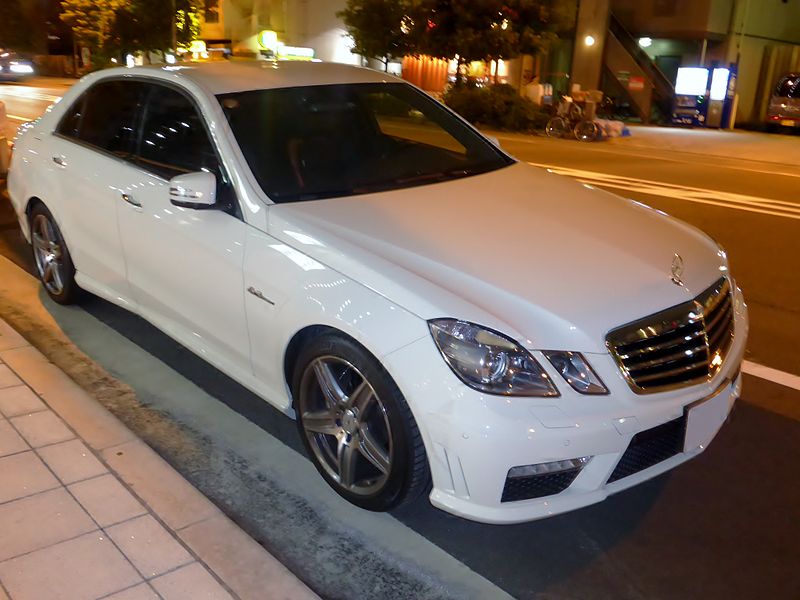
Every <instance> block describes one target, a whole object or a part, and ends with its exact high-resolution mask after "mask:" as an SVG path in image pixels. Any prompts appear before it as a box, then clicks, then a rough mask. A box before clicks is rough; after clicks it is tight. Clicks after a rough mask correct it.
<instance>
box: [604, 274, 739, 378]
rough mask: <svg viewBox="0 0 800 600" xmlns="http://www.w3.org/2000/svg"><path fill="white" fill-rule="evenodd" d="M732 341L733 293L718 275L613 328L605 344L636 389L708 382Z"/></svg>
mask: <svg viewBox="0 0 800 600" xmlns="http://www.w3.org/2000/svg"><path fill="white" fill-rule="evenodd" d="M732 341H733V295H732V294H731V286H730V282H729V281H728V279H727V278H724V277H723V278H722V279H720V280H719V281H717V282H716V283H715V284H714V285H712V286H711V287H710V288H708V289H707V290H706V291H704V292H703V293H701V294H700V295H699V296H697V297H696V298H695V299H694V300H690V301H689V302H684V303H683V304H679V305H678V306H674V307H672V308H668V309H667V310H664V311H662V312H659V313H656V314H654V315H650V316H649V317H645V318H643V319H639V320H638V321H634V322H633V323H629V324H627V325H623V326H622V327H618V328H617V329H614V330H613V331H611V332H609V334H608V335H607V336H606V344H607V346H608V348H609V350H610V351H611V354H612V355H613V356H614V358H615V359H616V361H617V364H618V365H619V367H620V369H622V372H623V374H624V375H625V378H626V380H627V381H628V383H629V384H630V386H631V388H633V390H634V391H636V392H637V393H651V392H658V391H663V390H665V389H672V388H678V387H684V386H688V385H693V384H695V383H700V382H702V381H707V380H709V379H711V377H713V376H714V375H715V374H716V373H717V371H719V368H720V367H721V366H722V363H723V362H724V360H725V356H726V355H727V352H728V349H729V348H730V346H731V342H732Z"/></svg>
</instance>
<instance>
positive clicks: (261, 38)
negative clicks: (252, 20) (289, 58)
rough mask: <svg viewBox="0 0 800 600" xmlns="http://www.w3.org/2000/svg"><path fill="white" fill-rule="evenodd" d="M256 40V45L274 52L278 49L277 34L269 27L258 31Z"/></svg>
mask: <svg viewBox="0 0 800 600" xmlns="http://www.w3.org/2000/svg"><path fill="white" fill-rule="evenodd" d="M257 41H258V45H259V46H261V47H262V48H263V49H264V50H272V51H273V52H275V51H276V50H277V49H278V43H279V42H278V34H277V33H276V32H274V31H272V30H271V29H265V30H264V31H262V32H260V33H259V34H258V37H257Z"/></svg>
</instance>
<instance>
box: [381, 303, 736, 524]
mask: <svg viewBox="0 0 800 600" xmlns="http://www.w3.org/2000/svg"><path fill="white" fill-rule="evenodd" d="M734 323H735V324H734V327H735V336H734V341H733V344H732V347H731V349H730V351H729V354H728V357H727V359H726V361H725V363H724V364H723V366H722V368H721V370H720V371H719V372H718V373H717V375H716V376H715V377H714V378H713V379H712V380H711V381H710V382H707V383H703V384H699V385H694V386H691V387H687V388H683V389H679V390H672V391H669V392H663V393H657V394H649V395H638V394H636V393H634V392H633V391H632V390H631V389H630V387H629V386H628V384H627V383H626V382H625V380H624V379H623V377H622V374H621V372H620V371H619V369H618V367H617V365H616V363H615V362H614V360H613V358H612V357H611V356H610V355H609V354H587V355H586V356H587V357H588V358H589V361H590V362H591V364H592V366H593V367H594V369H595V371H596V372H597V373H598V375H600V377H601V378H602V379H603V381H604V382H605V383H606V386H607V387H608V388H609V391H610V394H609V395H608V396H582V395H580V394H578V393H576V392H574V391H573V390H572V389H571V388H569V386H568V385H566V384H565V383H564V382H563V380H562V379H561V377H560V376H558V375H557V374H556V373H555V372H554V371H553V370H552V369H551V367H550V364H549V362H548V361H547V360H546V359H545V358H544V357H543V356H542V355H541V354H539V353H534V355H535V356H536V358H537V360H539V362H540V363H541V364H542V365H543V366H544V367H545V369H547V370H548V371H549V374H550V376H551V378H552V379H553V381H555V382H556V384H557V385H558V387H559V390H560V391H561V394H562V395H561V397H559V398H520V397H500V396H490V395H486V394H481V393H479V392H476V391H474V390H472V389H469V388H467V387H466V386H464V385H463V384H462V383H461V382H460V381H458V380H457V379H456V377H455V375H453V374H452V372H451V371H450V370H449V368H448V367H447V366H446V364H445V363H444V361H443V360H442V358H441V356H440V355H439V353H438V350H437V349H436V348H435V345H434V343H433V341H432V340H431V339H422V340H419V341H417V342H415V343H414V344H411V345H409V346H407V347H405V348H402V349H400V350H398V351H396V352H394V353H392V354H390V355H389V356H387V357H385V358H384V362H385V364H386V366H387V368H388V370H389V371H390V373H391V374H392V376H393V377H394V378H395V380H396V381H397V383H398V385H399V386H400V389H401V390H402V391H403V393H404V394H405V397H406V399H407V400H408V402H409V405H410V406H411V409H412V411H413V413H414V415H415V418H416V420H417V423H418V425H419V427H420V430H421V432H422V435H423V439H424V441H425V447H426V451H427V453H428V460H429V463H430V466H431V473H432V477H433V490H432V491H431V494H430V501H431V503H432V504H433V505H434V506H436V507H438V508H441V509H442V510H445V511H447V512H450V513H453V514H456V515H459V516H462V517H465V518H467V519H471V520H475V521H481V522H484V523H496V524H503V523H520V522H525V521H531V520H535V519H540V518H543V517H548V516H551V515H555V514H558V513H562V512H566V511H570V510H574V509H576V508H581V507H583V506H587V505H590V504H593V503H595V502H599V501H601V500H603V499H605V498H606V497H608V496H609V495H610V494H613V493H616V492H619V491H621V490H624V489H627V488H629V487H631V486H634V485H636V484H638V483H641V482H643V481H645V480H647V479H650V478H652V477H655V476H656V475H659V474H661V473H663V472H665V471H667V470H669V469H671V468H673V467H675V466H677V465H679V464H681V463H683V462H685V461H687V460H689V459H690V458H692V457H694V456H696V455H697V454H699V453H700V452H702V451H703V450H704V449H705V448H706V447H707V446H708V444H709V442H710V441H711V440H712V439H713V438H714V436H715V435H716V433H717V431H718V430H719V428H720V426H721V425H722V423H723V422H724V420H725V419H726V418H727V415H728V413H729V412H730V410H731V408H732V407H733V404H734V402H735V400H736V399H737V398H738V397H739V395H740V393H741V376H740V375H739V368H740V365H741V362H742V359H743V355H744V347H745V342H746V338H747V329H748V323H747V309H746V306H745V304H744V301H743V299H742V297H741V293H740V292H738V290H737V293H736V295H735V298H734ZM704 399H707V402H706V403H703V406H704V408H703V409H702V410H698V411H697V412H694V413H689V416H688V418H687V419H686V423H687V424H686V433H685V436H684V434H683V432H682V433H681V448H680V451H678V452H677V453H675V454H674V455H672V456H670V457H669V458H666V459H665V460H661V461H660V462H657V463H656V464H653V465H652V466H649V467H647V468H644V469H642V470H638V471H636V472H633V474H628V475H627V476H623V477H621V478H618V479H616V480H613V481H612V482H609V480H610V479H613V478H612V474H613V473H614V471H615V468H616V467H617V465H618V464H619V463H620V460H621V459H622V457H623V455H625V452H626V450H627V449H628V448H629V446H630V445H631V442H632V441H633V440H634V437H635V436H636V434H638V433H640V432H644V431H648V430H652V429H653V428H656V427H658V426H661V425H664V424H665V423H668V422H671V421H676V420H677V419H682V418H686V414H687V412H688V411H689V410H690V409H691V408H692V407H693V406H694V405H696V404H697V403H698V402H699V401H702V400H704ZM709 409H710V410H709ZM700 413H706V414H705V415H702V418H701V417H697V418H694V417H693V414H694V415H695V416H696V415H699V414H700ZM684 439H685V440H686V444H687V446H686V447H684V445H683V440H684ZM580 457H591V459H590V460H589V461H588V463H586V465H585V466H584V467H583V468H582V469H581V470H580V472H579V473H578V475H577V477H575V478H574V480H572V481H571V483H569V485H568V487H566V489H564V490H563V491H561V492H560V493H556V494H554V495H549V496H544V497H537V498H532V499H528V500H517V501H507V502H503V501H502V500H501V499H502V496H503V490H504V488H505V484H506V479H507V475H508V473H509V469H511V468H512V467H517V466H523V465H533V464H541V463H547V462H552V461H568V460H571V459H576V458H580ZM617 475H619V472H618V473H617Z"/></svg>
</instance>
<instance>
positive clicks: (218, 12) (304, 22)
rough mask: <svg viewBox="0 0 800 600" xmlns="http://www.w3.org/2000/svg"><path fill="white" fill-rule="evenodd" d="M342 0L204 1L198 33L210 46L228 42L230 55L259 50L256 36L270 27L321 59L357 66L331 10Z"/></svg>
mask: <svg viewBox="0 0 800 600" xmlns="http://www.w3.org/2000/svg"><path fill="white" fill-rule="evenodd" d="M344 6H345V0H206V7H205V22H204V24H203V27H202V31H201V37H202V38H203V39H204V40H205V41H206V43H207V44H210V45H215V44H216V45H228V46H230V47H231V48H232V49H233V51H234V53H235V54H242V55H248V54H253V53H258V52H260V50H261V49H262V47H261V45H260V44H259V39H258V36H259V34H260V33H261V32H262V31H274V32H275V33H276V34H277V36H276V37H277V40H278V41H279V42H281V43H283V44H285V45H287V46H294V47H304V48H312V49H313V50H314V54H315V58H319V59H321V60H324V61H333V62H343V63H350V64H360V63H361V58H360V57H358V56H356V55H354V54H352V53H351V52H350V48H351V47H352V42H351V41H350V38H349V37H348V36H347V34H346V32H345V30H344V25H343V24H342V22H341V21H340V20H339V19H338V18H337V17H336V13H337V12H338V11H339V10H342V9H343V8H344Z"/></svg>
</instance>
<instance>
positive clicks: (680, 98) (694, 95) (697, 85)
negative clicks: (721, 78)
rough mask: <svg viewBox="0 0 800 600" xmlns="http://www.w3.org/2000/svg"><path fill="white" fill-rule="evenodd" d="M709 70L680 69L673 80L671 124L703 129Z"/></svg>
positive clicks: (706, 108) (706, 107)
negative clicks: (673, 96)
mask: <svg viewBox="0 0 800 600" xmlns="http://www.w3.org/2000/svg"><path fill="white" fill-rule="evenodd" d="M708 80H709V70H708V69H706V68H705V67H681V68H679V69H678V77H677V78H676V79H675V101H674V102H673V105H672V124H673V125H684V126H686V125H688V126H690V127H705V125H706V119H707V117H708V98H709V89H708Z"/></svg>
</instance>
